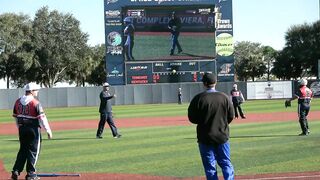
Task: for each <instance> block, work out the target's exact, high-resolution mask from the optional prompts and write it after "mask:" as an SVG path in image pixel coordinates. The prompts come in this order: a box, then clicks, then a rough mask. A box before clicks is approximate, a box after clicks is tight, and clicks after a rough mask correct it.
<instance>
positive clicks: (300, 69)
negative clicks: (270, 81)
mask: <svg viewBox="0 0 320 180" xmlns="http://www.w3.org/2000/svg"><path fill="white" fill-rule="evenodd" d="M319 29H320V21H317V22H315V23H313V24H310V25H309V24H302V25H295V26H292V27H291V28H290V29H289V30H288V31H287V32H286V35H285V39H286V46H285V48H284V49H283V52H281V55H280V56H279V57H278V58H277V59H276V61H278V62H277V63H276V65H277V66H279V67H277V69H276V70H275V73H277V74H276V75H277V76H280V77H283V76H285V77H286V78H287V79H290V78H297V77H308V76H315V75H317V72H318V68H317V67H318V66H317V65H318V60H319V59H320V53H319V48H320V35H319ZM285 59H287V60H285ZM288 60H290V62H287V61H288ZM283 62H286V63H287V64H288V65H290V66H287V71H288V73H287V74H283V73H282V72H281V71H280V69H281V68H282V67H281V66H282V65H283V64H281V63H283ZM288 75H290V76H288Z"/></svg>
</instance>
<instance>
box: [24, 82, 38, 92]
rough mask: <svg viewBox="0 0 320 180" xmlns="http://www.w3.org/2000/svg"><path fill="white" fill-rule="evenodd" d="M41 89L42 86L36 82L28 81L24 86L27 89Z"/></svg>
mask: <svg viewBox="0 0 320 180" xmlns="http://www.w3.org/2000/svg"><path fill="white" fill-rule="evenodd" d="M39 89H41V88H40V86H39V85H38V84H36V83H28V84H26V85H25V86H24V90H25V91H36V90H39Z"/></svg>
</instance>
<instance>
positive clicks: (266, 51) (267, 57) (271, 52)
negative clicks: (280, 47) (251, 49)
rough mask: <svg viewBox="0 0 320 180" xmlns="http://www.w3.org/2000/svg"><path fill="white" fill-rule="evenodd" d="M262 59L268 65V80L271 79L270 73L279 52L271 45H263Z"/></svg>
mask: <svg viewBox="0 0 320 180" xmlns="http://www.w3.org/2000/svg"><path fill="white" fill-rule="evenodd" d="M262 54H263V56H262V59H263V61H264V63H265V65H266V67H267V81H270V75H271V71H272V68H273V62H274V60H275V58H276V56H277V54H278V52H277V51H276V50H275V49H273V48H272V47H271V46H262Z"/></svg>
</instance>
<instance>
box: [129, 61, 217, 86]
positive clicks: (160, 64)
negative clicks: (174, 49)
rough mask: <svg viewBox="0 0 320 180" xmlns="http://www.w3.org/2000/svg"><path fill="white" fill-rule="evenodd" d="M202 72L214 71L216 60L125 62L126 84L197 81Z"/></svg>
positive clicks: (199, 79)
mask: <svg viewBox="0 0 320 180" xmlns="http://www.w3.org/2000/svg"><path fill="white" fill-rule="evenodd" d="M204 72H212V73H216V61H215V60H185V61H181V60H179V61H148V62H146V61H139V62H126V74H127V75H126V81H127V82H126V84H149V83H177V82H199V81H201V78H202V74H203V73H204Z"/></svg>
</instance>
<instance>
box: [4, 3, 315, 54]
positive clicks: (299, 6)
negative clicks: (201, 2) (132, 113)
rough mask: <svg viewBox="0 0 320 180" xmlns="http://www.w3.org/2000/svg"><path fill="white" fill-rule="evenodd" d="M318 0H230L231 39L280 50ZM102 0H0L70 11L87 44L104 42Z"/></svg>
mask: <svg viewBox="0 0 320 180" xmlns="http://www.w3.org/2000/svg"><path fill="white" fill-rule="evenodd" d="M319 1H320V0H233V28H234V29H233V30H234V40H235V42H237V41H251V42H257V43H261V44H262V45H265V46H266V45H268V46H271V47H273V48H274V49H276V50H281V49H282V48H283V47H284V45H285V39H284V36H285V32H287V31H288V29H289V28H290V27H291V26H292V25H299V24H303V23H313V22H315V21H317V20H319V15H320V13H319ZM103 2H104V1H103V0H0V14H2V13H6V12H11V13H23V14H27V15H29V16H30V17H31V18H33V17H34V15H35V12H36V11H37V10H38V9H40V8H41V7H43V6H48V7H49V10H50V11H52V10H58V11H59V12H62V13H71V14H73V16H74V17H75V18H76V19H78V20H79V21H80V23H81V24H80V28H81V29H82V31H83V32H86V33H88V34H89V42H88V43H89V44H90V45H96V44H101V43H104V19H103V18H104V12H103V11H104V7H103Z"/></svg>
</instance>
